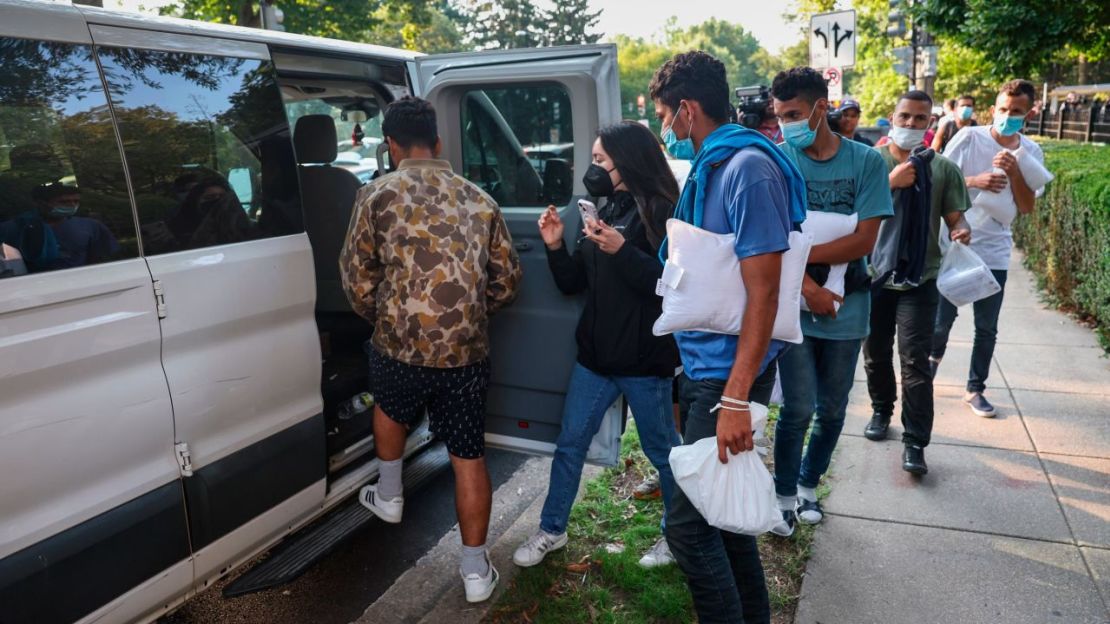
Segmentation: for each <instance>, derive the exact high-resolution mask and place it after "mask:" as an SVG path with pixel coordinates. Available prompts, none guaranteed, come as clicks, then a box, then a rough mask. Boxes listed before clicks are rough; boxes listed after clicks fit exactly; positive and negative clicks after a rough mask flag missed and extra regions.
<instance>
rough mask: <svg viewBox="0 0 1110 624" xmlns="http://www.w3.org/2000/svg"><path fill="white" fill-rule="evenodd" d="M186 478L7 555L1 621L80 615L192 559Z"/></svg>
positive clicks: (1, 577)
mask: <svg viewBox="0 0 1110 624" xmlns="http://www.w3.org/2000/svg"><path fill="white" fill-rule="evenodd" d="M185 527H186V520H185V504H184V500H183V498H182V493H181V481H179V480H175V481H171V482H169V483H167V484H165V485H163V486H160V487H158V488H156V489H154V490H151V491H150V492H147V493H146V494H143V495H142V496H140V497H138V498H135V499H132V500H130V501H128V502H126V503H124V504H122V505H120V506H118V507H115V508H114V509H110V510H108V511H106V512H104V513H102V514H100V515H98V516H96V517H94V518H90V519H89V520H86V521H84V522H82V523H80V524H78V525H76V526H73V527H70V528H68V529H66V530H64V531H62V532H61V533H58V534H56V535H53V536H51V537H49V538H47V539H45V540H42V541H41V542H38V543H37V544H34V545H32V546H28V547H27V548H24V549H23V550H20V551H18V552H16V553H13V554H11V555H9V556H7V557H5V558H3V559H0V622H3V623H4V624H22V623H23V622H27V623H34V624H51V623H53V622H59V623H65V622H73V621H75V620H78V619H80V618H82V617H84V616H86V615H88V614H89V613H92V612H93V611H95V610H97V609H99V608H100V607H102V606H104V605H106V604H108V603H109V602H111V601H113V600H115V599H116V598H118V597H119V596H121V595H123V594H125V593H127V592H128V591H130V590H131V589H133V588H134V587H136V586H138V585H140V584H141V583H143V582H144V581H146V580H147V579H150V578H151V577H153V576H155V575H156V574H158V573H159V572H162V571H163V570H165V569H167V568H169V567H171V566H173V565H174V564H176V563H178V562H180V561H182V560H185V559H187V558H188V557H189V538H188V534H187V533H186V530H185Z"/></svg>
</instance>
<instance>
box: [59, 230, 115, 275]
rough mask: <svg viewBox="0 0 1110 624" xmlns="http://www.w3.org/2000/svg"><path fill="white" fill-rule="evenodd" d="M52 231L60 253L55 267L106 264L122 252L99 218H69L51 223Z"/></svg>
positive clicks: (68, 267) (65, 267)
mask: <svg viewBox="0 0 1110 624" xmlns="http://www.w3.org/2000/svg"><path fill="white" fill-rule="evenodd" d="M50 228H51V229H52V230H54V236H55V237H56V238H57V239H58V247H59V249H60V252H61V257H60V258H58V260H57V261H56V262H55V263H54V265H53V267H52V268H55V269H70V268H73V267H79V266H85V265H88V264H97V263H100V262H107V261H108V260H111V259H112V258H113V257H114V256H115V255H116V254H118V253H119V252H120V246H119V243H118V242H117V241H116V237H115V236H112V231H111V230H109V229H108V227H107V226H105V225H104V224H103V223H101V222H100V221H97V220H96V219H89V218H88V217H69V218H66V219H63V220H61V221H58V222H57V223H53V224H51V225H50Z"/></svg>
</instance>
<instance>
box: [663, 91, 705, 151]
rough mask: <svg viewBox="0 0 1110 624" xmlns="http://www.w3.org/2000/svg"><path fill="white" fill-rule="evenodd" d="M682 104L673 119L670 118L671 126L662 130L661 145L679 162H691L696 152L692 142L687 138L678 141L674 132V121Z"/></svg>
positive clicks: (680, 110)
mask: <svg viewBox="0 0 1110 624" xmlns="http://www.w3.org/2000/svg"><path fill="white" fill-rule="evenodd" d="M683 106H684V105H683V104H679V105H678V110H677V111H675V113H674V117H673V118H671V125H669V126H667V127H666V128H663V136H662V138H663V145H664V146H666V148H667V152H669V153H670V155H671V156H674V157H675V158H677V159H679V160H693V159H694V155H695V154H697V150H695V149H694V140H693V139H691V138H690V137H689V136H687V137H686V138H685V139H679V138H678V135H676V134H675V132H674V120H675V119H677V118H678V114H679V113H680V112H682V107H683Z"/></svg>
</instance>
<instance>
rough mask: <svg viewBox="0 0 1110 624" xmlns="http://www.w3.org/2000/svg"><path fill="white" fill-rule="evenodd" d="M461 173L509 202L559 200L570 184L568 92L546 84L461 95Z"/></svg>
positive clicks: (524, 204)
mask: <svg viewBox="0 0 1110 624" xmlns="http://www.w3.org/2000/svg"><path fill="white" fill-rule="evenodd" d="M462 129H463V132H462V161H463V172H462V173H463V175H464V176H466V178H467V179H469V180H470V181H472V182H474V183H475V184H477V185H478V186H480V187H482V189H483V190H485V191H486V192H487V193H489V194H490V196H491V197H493V199H494V200H496V201H497V203H498V204H500V205H502V206H508V207H529V206H547V205H548V204H556V205H562V204H565V203H566V202H567V201H569V200H570V196H571V192H572V189H573V187H574V175H575V173H574V134H573V129H574V126H573V124H572V122H571V111H570V94H569V93H567V90H566V89H565V88H564V87H562V86H561V85H558V84H554V83H548V84H540V85H529V86H522V87H512V88H500V89H495V88H489V89H482V90H479V91H470V92H468V93H466V95H465V96H464V97H463V99H462Z"/></svg>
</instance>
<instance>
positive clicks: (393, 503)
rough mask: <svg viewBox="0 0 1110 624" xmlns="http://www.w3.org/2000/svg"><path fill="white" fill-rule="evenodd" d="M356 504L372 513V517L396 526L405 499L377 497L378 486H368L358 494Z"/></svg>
mask: <svg viewBox="0 0 1110 624" xmlns="http://www.w3.org/2000/svg"><path fill="white" fill-rule="evenodd" d="M358 502H360V503H362V506H363V507H365V508H367V509H369V510H370V511H372V512H374V515H375V516H377V517H379V518H381V519H382V520H385V521H386V522H388V523H390V524H397V523H398V522H400V521H401V512H402V511H403V510H404V508H405V497H404V496H398V497H396V498H392V499H388V500H387V499H384V498H382V497H381V496H378V486H377V485H376V484H375V485H368V486H366V487H364V488H362V490H361V491H360V492H359V493H358Z"/></svg>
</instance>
